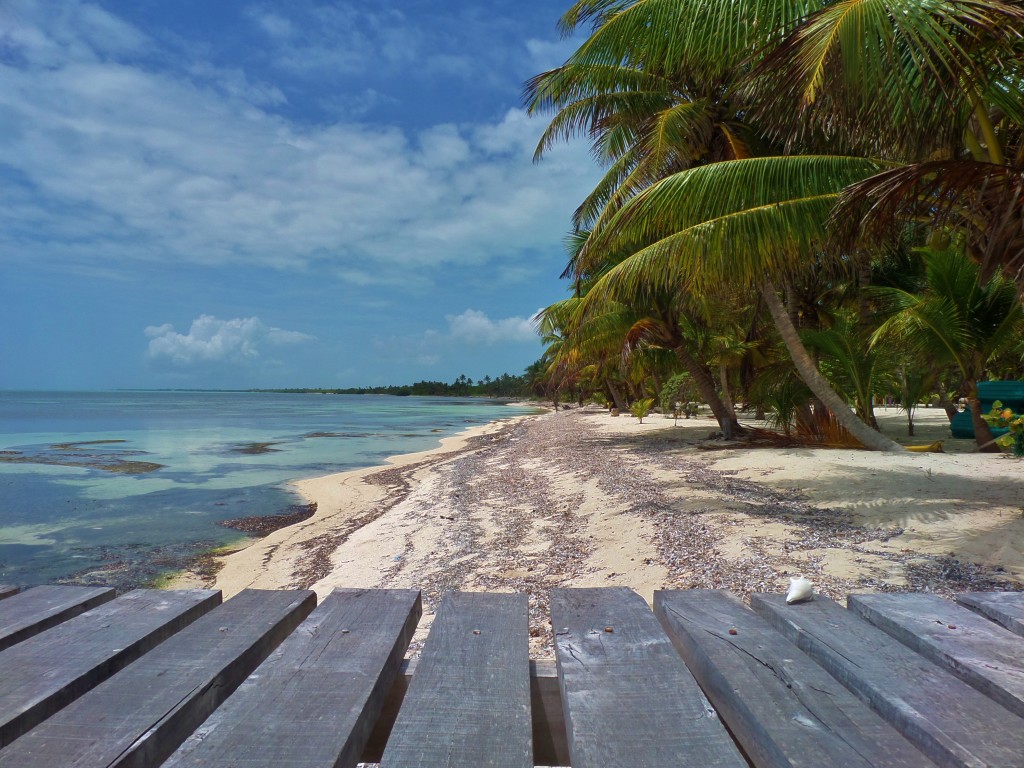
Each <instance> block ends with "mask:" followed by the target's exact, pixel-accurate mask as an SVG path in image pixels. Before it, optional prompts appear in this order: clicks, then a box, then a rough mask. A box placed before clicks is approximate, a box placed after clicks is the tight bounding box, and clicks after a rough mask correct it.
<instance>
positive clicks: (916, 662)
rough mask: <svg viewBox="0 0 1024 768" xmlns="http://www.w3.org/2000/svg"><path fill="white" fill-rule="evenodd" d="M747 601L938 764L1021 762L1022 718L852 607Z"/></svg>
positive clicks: (777, 598) (819, 601) (975, 767)
mask: <svg viewBox="0 0 1024 768" xmlns="http://www.w3.org/2000/svg"><path fill="white" fill-rule="evenodd" d="M751 605H752V606H753V608H754V610H756V611H757V612H758V613H760V614H761V615H762V616H764V617H765V618H766V619H767V620H768V622H769V623H770V624H771V625H772V626H773V627H775V628H776V629H778V630H779V631H780V632H782V634H783V635H785V636H786V637H787V638H789V639H790V640H791V641H792V642H794V643H796V644H797V645H798V646H799V647H800V649H801V650H802V651H804V652H805V653H807V654H808V655H810V656H811V657H812V658H813V659H814V660H815V661H817V662H818V663H819V664H821V665H822V666H823V667H824V668H825V669H826V670H827V671H828V672H829V674H831V675H832V676H833V677H835V678H836V679H837V680H839V682H841V683H842V684H843V685H845V686H846V687H847V688H849V689H850V690H851V691H853V692H854V693H855V694H857V696H858V697H860V699H861V701H864V702H865V703H866V704H868V705H869V706H870V707H872V708H873V709H874V710H875V711H876V712H878V713H879V714H880V715H882V717H884V718H885V719H886V720H887V721H888V722H889V723H891V724H892V725H894V726H895V727H896V729H897V730H898V731H900V732H901V733H902V734H903V735H904V736H906V737H907V738H908V739H909V740H910V741H911V742H912V743H913V744H914V745H916V746H917V747H918V749H920V750H922V751H923V752H924V753H925V754H926V755H928V756H929V757H930V758H931V759H932V760H934V761H935V762H936V763H938V764H939V765H944V766H964V767H966V766H970V767H971V768H980V766H1020V765H1022V764H1024V763H1022V756H1024V720H1022V719H1021V718H1019V717H1017V716H1016V715H1015V714H1013V713H1012V712H1010V711H1009V710H1007V709H1004V708H1003V707H1001V706H1000V705H998V704H996V703H995V702H994V701H992V700H991V699H990V698H988V697H987V696H985V695H984V694H982V693H979V692H978V691H976V690H974V689H973V688H971V687H970V686H969V685H967V683H965V682H963V681H962V680H960V679H959V678H957V677H955V676H954V675H952V674H950V673H949V672H946V671H945V670H944V669H941V668H940V667H938V666H937V665H935V664H933V663H932V662H930V661H928V660H927V659H925V658H924V657H923V656H920V655H918V654H916V653H914V652H913V651H912V650H910V649H909V648H907V647H906V646H904V645H902V644H901V643H899V642H897V641H896V640H895V639H893V638H891V637H889V636H888V635H887V634H885V633H884V632H883V631H882V630H880V629H878V628H877V627H874V626H872V625H871V624H869V623H868V622H866V621H864V620H863V619H861V618H860V617H858V616H857V615H856V614H854V613H853V612H852V611H847V610H845V609H844V608H842V607H841V606H839V605H838V604H837V603H835V602H833V601H832V600H829V599H828V598H826V597H821V596H816V597H815V598H814V600H812V601H810V602H807V603H796V604H793V605H786V601H785V597H784V596H782V595H753V596H752V597H751Z"/></svg>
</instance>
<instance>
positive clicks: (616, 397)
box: [604, 379, 626, 411]
mask: <svg viewBox="0 0 1024 768" xmlns="http://www.w3.org/2000/svg"><path fill="white" fill-rule="evenodd" d="M604 386H605V388H606V389H607V390H608V394H609V395H611V396H612V405H613V406H614V407H615V408H618V409H619V410H620V411H624V410H626V404H625V403H624V402H623V401H622V394H621V393H620V392H619V390H618V388H617V387H616V386H615V385H614V384H612V381H611V379H605V381H604Z"/></svg>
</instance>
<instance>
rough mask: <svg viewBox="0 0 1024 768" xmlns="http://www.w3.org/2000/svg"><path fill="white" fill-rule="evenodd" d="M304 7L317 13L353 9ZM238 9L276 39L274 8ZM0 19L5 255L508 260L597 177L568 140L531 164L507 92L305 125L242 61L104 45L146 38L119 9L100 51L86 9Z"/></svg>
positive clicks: (561, 224) (370, 265)
mask: <svg viewBox="0 0 1024 768" xmlns="http://www.w3.org/2000/svg"><path fill="white" fill-rule="evenodd" d="M19 7H20V6H19ZM24 7H25V8H29V7H30V6H28V5H26V6H24ZM60 7H61V8H71V9H74V8H77V9H79V10H81V11H82V12H83V13H84V12H85V11H84V9H91V8H92V7H91V6H85V5H81V4H76V3H74V2H72V1H71V0H68V2H64V3H61V4H60ZM317 12H318V13H323V14H326V16H325V17H324V18H325V19H326V21H325V22H324V24H325V25H326V26H327V27H329V28H330V29H335V30H337V29H340V25H341V24H342V22H343V20H344V19H343V18H342V17H343V16H345V14H347V13H354V11H352V9H351V8H350V7H348V6H339V7H338V8H335V9H333V10H332V9H318V10H317ZM254 14H256V15H254V16H253V19H254V24H258V25H259V26H260V28H261V29H264V30H266V31H267V32H268V34H273V35H274V39H275V40H281V39H289V34H290V33H289V29H288V26H287V25H286V24H284V23H283V21H282V20H281V19H280V18H278V17H275V16H274V14H273V13H271V12H269V11H265V10H264V11H260V9H257V11H254ZM260 14H262V15H260ZM332 14H333V15H332ZM64 15H65V16H67V17H68V18H72V17H73V14H72V13H71V12H70V11H67V12H65V14H64ZM279 15H280V14H278V16H279ZM364 17H365V18H364ZM62 18H63V17H62ZM360 18H361V19H362V21H361V22H360V24H362V27H360V28H361V29H363V28H365V31H366V34H369V33H370V32H371V31H375V33H378V32H379V33H380V34H381V35H383V34H385V32H386V28H387V26H388V24H387V22H388V21H389V20H388V19H371V18H369V17H367V16H366V14H365V13H363V15H362V16H360ZM112 21H117V20H116V19H113V18H112V17H111V19H107V20H106V21H105V22H102V23H107V24H108V27H109V28H111V29H115V27H114V26H113V24H112ZM16 22H17V23H16V24H15V25H14V31H13V32H11V33H9V34H8V35H7V36H6V37H5V38H4V39H3V41H2V43H3V44H4V45H6V46H8V47H9V49H10V53H11V55H10V56H8V57H6V58H5V59H4V60H3V62H4V63H0V121H2V123H3V125H4V126H5V136H4V141H3V142H2V143H0V166H6V168H7V169H8V173H7V174H5V178H10V179H15V180H16V183H5V184H4V185H0V254H3V256H2V257H0V258H3V259H10V260H14V259H24V260H26V261H27V260H47V261H48V262H50V263H55V264H76V265H79V266H81V265H85V264H91V265H95V266H108V267H109V266H115V265H116V266H118V267H120V268H125V265H129V264H131V263H132V262H133V261H134V260H146V261H148V262H167V263H175V264H179V263H182V262H190V263H194V264H201V265H234V264H245V265H249V266H254V267H271V268H277V269H306V268H308V267H309V266H310V265H316V267H317V268H318V270H319V271H321V272H323V273H325V274H326V273H329V274H335V275H339V276H345V275H350V276H352V277H353V279H354V281H355V282H356V283H363V284H367V283H368V282H370V280H372V281H374V282H381V283H386V284H389V285H406V286H409V285H421V284H422V283H423V281H424V279H425V278H424V277H423V276H424V275H430V274H431V273H432V272H433V270H434V269H435V268H437V267H439V266H442V265H445V264H455V265H460V266H479V265H483V264H486V263H495V264H501V265H502V266H503V267H507V268H516V267H517V266H521V265H522V264H523V263H524V262H526V261H528V260H529V258H530V256H531V255H533V254H535V253H537V252H541V251H545V252H550V251H552V250H554V249H558V248H559V245H558V244H559V242H560V240H561V236H562V234H563V233H564V231H565V230H566V229H567V228H568V226H569V217H570V215H571V211H572V208H573V206H574V205H575V203H576V202H577V201H578V200H580V199H582V197H583V196H584V195H585V194H586V193H587V192H588V191H589V190H590V188H591V186H592V184H593V182H594V181H595V180H596V178H597V171H596V170H595V169H594V168H593V166H592V164H591V162H590V160H589V157H588V155H587V150H586V147H584V146H582V145H581V144H577V145H574V146H572V147H569V148H564V147H561V148H558V149H557V150H556V151H554V152H552V153H551V155H550V156H549V157H548V158H546V159H545V161H544V162H542V163H541V164H539V165H534V164H532V162H531V157H532V153H533V148H534V145H535V143H536V141H537V139H538V137H539V135H540V133H541V131H542V130H543V121H541V120H528V119H527V118H526V116H525V115H524V113H523V112H522V111H521V110H518V109H512V110H509V111H508V112H507V113H506V114H505V115H504V117H503V118H501V119H500V120H497V121H495V122H492V123H490V124H483V125H439V126H435V127H431V128H427V129H424V130H422V131H417V132H411V131H403V130H400V129H398V128H393V127H381V126H374V125H367V124H363V123H356V122H340V123H335V124H331V125H304V124H299V123H297V122H294V121H292V120H290V119H289V118H287V117H285V116H282V115H280V114H275V113H274V112H272V111H270V107H272V106H274V105H279V104H281V103H283V102H284V98H285V97H284V96H283V94H282V93H281V91H280V90H278V89H277V88H276V87H275V86H273V85H270V84H266V83H260V82H256V81H254V80H252V79H251V77H250V76H249V75H247V74H246V73H244V72H241V71H238V70H226V69H222V68H218V67H217V66H215V65H213V64H211V63H209V62H203V61H196V62H194V63H193V64H190V65H189V67H188V69H187V70H170V69H168V70H163V71H160V70H157V69H155V68H153V67H143V66H141V65H135V64H134V63H133V60H132V58H131V57H130V56H128V55H127V54H125V55H124V56H122V57H120V58H118V56H117V55H115V54H117V52H118V51H126V50H132V49H133V45H135V44H136V42H137V40H138V39H144V38H143V37H142V35H141V33H134V34H133V30H132V28H131V27H130V26H128V25H127V24H125V23H124V22H117V23H118V24H119V25H120V26H118V27H116V30H115V33H113V34H112V37H111V39H112V41H113V42H111V43H110V45H109V46H108V49H106V50H104V51H103V52H102V54H101V53H98V52H97V51H98V45H99V44H98V43H96V42H95V41H94V40H93V36H94V34H93V32H90V31H89V30H95V29H98V28H100V27H101V22H100V21H95V20H94V21H93V22H92V23H91V25H90V26H89V27H88V28H83V29H82V30H79V31H77V32H76V27H75V25H74V24H72V23H70V21H67V20H66V19H65V20H64V21H63V22H62V23H61V24H60V25H56V22H53V23H51V22H52V20H51V19H49V18H48V17H47V16H46V13H45V11H43V10H37V11H36V13H35V15H33V14H31V13H29V12H28V11H26V12H25V13H22V14H21V15H20V16H19V17H18V18H17V19H16ZM392 26H393V27H394V28H395V30H396V34H397V31H401V30H406V31H405V32H402V34H408V30H407V26H408V25H392ZM96 34H98V33H96ZM339 34H340V33H339ZM75 35H78V36H77V37H75ZM378 42H379V41H378ZM404 42H406V43H407V42H408V41H404ZM403 44H404V43H403V41H402V40H392V41H391V47H392V48H394V49H395V52H394V53H393V54H386V55H394V56H400V55H403V54H400V53H399V52H398V51H399V49H401V48H402V45H403ZM414 49H415V46H414V45H413V46H412V48H410V49H408V50H414ZM389 50H390V49H389ZM12 62H16V63H12ZM365 62H366V60H365V59H364V60H363V62H362V64H363V65H365ZM357 111H358V110H357ZM40 232H45V233H46V237H45V240H43V239H37V233H40ZM426 279H427V281H428V282H429V278H426Z"/></svg>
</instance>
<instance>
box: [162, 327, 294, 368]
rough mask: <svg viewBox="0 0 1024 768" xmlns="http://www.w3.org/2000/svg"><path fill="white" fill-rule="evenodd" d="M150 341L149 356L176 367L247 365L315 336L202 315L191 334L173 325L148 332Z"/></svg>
mask: <svg viewBox="0 0 1024 768" xmlns="http://www.w3.org/2000/svg"><path fill="white" fill-rule="evenodd" d="M145 334H146V335H147V336H148V337H149V338H150V342H149V349H148V356H149V357H150V358H151V359H153V360H157V361H162V362H166V363H170V364H171V365H173V366H176V367H190V366H195V365H205V364H210V363H234V364H238V363H246V362H252V361H255V360H256V359H257V358H259V357H260V356H261V354H262V352H263V351H264V348H266V347H268V346H281V345H289V344H299V343H302V342H304V341H311V340H312V339H313V337H312V336H309V335H307V334H305V333H299V332H298V331H285V330H282V329H280V328H268V327H267V326H266V325H264V324H263V323H262V322H261V321H260V319H259V318H258V317H246V318H235V319H233V320H220V319H218V318H216V317H214V316H212V315H200V316H199V317H197V318H196V319H195V320H193V321H192V325H191V327H190V328H189V331H188V333H178V332H177V331H176V330H174V326H173V325H171V324H170V323H165V324H163V325H156V326H154V325H151V326H149V327H148V328H146V329H145Z"/></svg>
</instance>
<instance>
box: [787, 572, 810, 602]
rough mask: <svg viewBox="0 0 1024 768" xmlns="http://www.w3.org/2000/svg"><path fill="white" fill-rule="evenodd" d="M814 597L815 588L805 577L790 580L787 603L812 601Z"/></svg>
mask: <svg viewBox="0 0 1024 768" xmlns="http://www.w3.org/2000/svg"><path fill="white" fill-rule="evenodd" d="M813 596H814V586H813V585H812V584H811V582H810V581H808V580H807V579H805V578H804V577H803V576H798V577H796V578H795V579H790V580H789V591H788V592H786V603H787V604H789V603H799V602H801V601H802V600H810V599H811V598H812V597H813Z"/></svg>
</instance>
